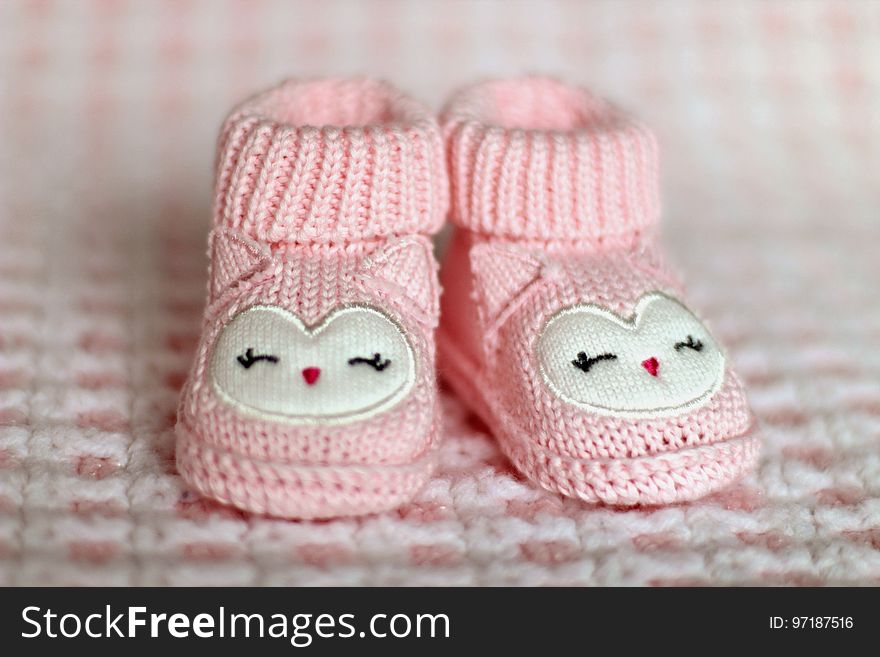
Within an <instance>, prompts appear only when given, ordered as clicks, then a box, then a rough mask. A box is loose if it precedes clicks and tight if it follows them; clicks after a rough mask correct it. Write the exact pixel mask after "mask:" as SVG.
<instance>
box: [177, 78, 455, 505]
mask: <svg viewBox="0 0 880 657" xmlns="http://www.w3.org/2000/svg"><path fill="white" fill-rule="evenodd" d="M324 124H332V125H324ZM440 158H441V139H440V133H439V128H438V126H437V124H436V122H435V121H434V119H433V118H432V116H431V114H430V113H429V111H428V110H427V109H426V108H424V107H422V106H421V105H419V104H418V103H416V102H415V101H413V100H411V99H409V98H407V97H405V96H403V95H402V94H401V93H400V92H398V91H396V90H395V89H393V88H392V87H390V86H389V85H387V84H385V83H382V82H376V81H372V80H364V79H343V80H321V81H309V82H299V81H289V82H285V83H283V84H282V85H280V86H278V87H276V88H275V89H272V90H270V91H268V92H265V93H263V94H260V95H258V96H256V97H255V98H253V99H252V100H250V101H247V102H246V103H244V104H243V105H241V106H239V107H238V108H237V109H236V110H235V111H234V112H233V113H232V115H231V116H230V117H229V119H227V121H226V123H225V125H224V128H223V131H222V134H221V139H220V150H219V155H218V158H217V163H218V169H217V186H216V188H217V194H216V205H215V211H214V230H213V232H212V235H211V239H210V242H211V251H210V257H211V271H210V283H209V285H210V290H209V304H208V306H207V308H206V311H205V320H204V328H203V333H202V336H201V341H200V344H199V348H198V352H197V355H196V360H195V363H194V365H193V368H192V370H191V372H190V375H189V378H188V380H187V382H186V384H185V386H184V389H183V393H182V396H181V402H180V407H179V413H178V425H177V433H178V446H177V464H178V469H179V470H180V473H181V474H182V476H183V477H184V479H186V481H187V482H188V483H189V484H190V485H192V486H193V487H195V488H196V489H197V490H199V491H200V492H202V493H203V494H205V495H208V496H210V497H213V498H215V499H218V500H220V501H222V502H226V503H229V504H233V505H235V506H238V507H240V508H243V509H246V510H249V511H255V512H260V513H267V514H271V515H277V516H284V517H296V518H312V517H330V516H338V515H354V514H361V513H369V512H374V511H380V510H384V509H390V508H394V507H397V506H399V505H400V504H402V503H404V502H406V501H407V500H409V499H410V498H411V497H412V496H413V495H414V494H415V493H416V492H417V491H418V489H419V488H420V487H421V486H422V484H423V483H424V482H425V481H426V480H427V478H428V477H429V475H430V473H431V471H432V469H433V464H434V449H433V448H434V447H435V445H436V440H437V435H438V416H437V409H436V406H437V401H436V384H435V376H434V342H433V328H434V327H435V326H436V323H437V314H438V303H439V302H438V287H437V281H436V263H435V261H434V259H433V255H432V250H431V249H432V246H431V242H430V239H429V237H427V235H429V234H430V233H431V232H433V231H435V230H436V229H437V228H438V227H439V225H440V222H442V220H443V217H444V215H445V211H446V201H447V192H446V190H447V180H446V176H445V172H444V170H443V167H442V166H441V160H440ZM267 305H268V306H272V307H279V308H282V309H284V310H286V311H289V312H290V313H292V314H293V315H295V316H296V317H297V318H299V319H300V320H301V321H302V322H303V324H305V325H306V326H314V325H316V324H318V323H319V322H320V321H321V320H322V319H323V318H325V317H326V316H327V315H328V314H329V313H330V312H331V311H333V310H334V309H339V308H341V307H347V306H352V305H367V306H370V307H374V308H380V309H381V310H382V311H383V312H384V313H386V314H387V315H388V316H389V317H390V318H391V319H392V320H394V321H395V322H396V323H397V325H399V326H400V328H401V329H402V330H403V331H404V332H405V334H406V336H407V339H408V341H409V344H410V345H411V347H412V351H413V353H414V358H415V372H416V374H415V377H416V378H415V383H414V385H413V387H412V390H411V391H410V392H409V393H408V394H407V396H406V397H405V398H403V399H402V400H401V401H399V402H398V403H396V405H394V406H393V407H392V408H390V409H388V410H387V411H385V412H382V413H380V414H378V415H374V416H372V417H369V418H366V419H362V420H357V421H353V422H349V423H346V424H342V425H337V424H326V425H325V424H321V423H318V424H310V425H304V426H301V425H292V424H289V423H284V422H277V421H273V420H270V419H264V418H261V417H254V416H252V415H246V414H242V413H241V412H240V411H239V409H237V408H236V407H235V406H234V405H232V404H229V403H227V402H226V401H225V400H224V399H221V398H220V397H219V396H218V393H217V390H215V389H214V387H213V386H212V385H211V382H210V380H209V369H210V363H211V355H212V353H213V351H214V348H215V345H216V343H217V340H218V337H219V336H220V334H221V332H222V330H223V329H224V328H225V327H226V326H227V325H228V323H229V322H230V321H231V320H232V319H233V318H235V317H236V316H237V315H239V314H240V313H241V312H242V311H244V310H246V309H248V308H251V307H253V306H267ZM297 376H298V374H297Z"/></svg>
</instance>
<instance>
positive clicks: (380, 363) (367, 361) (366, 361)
mask: <svg viewBox="0 0 880 657" xmlns="http://www.w3.org/2000/svg"><path fill="white" fill-rule="evenodd" d="M348 364H349V365H361V364H363V365H369V366H370V367H372V368H373V369H374V370H376V371H377V372H381V371H382V370H384V369H385V368H386V367H388V366H389V365H391V361H390V360H388V359H387V358H386V359H385V360H382V354H373V357H372V358H361V357H360V356H358V357H356V358H350V359H349V361H348Z"/></svg>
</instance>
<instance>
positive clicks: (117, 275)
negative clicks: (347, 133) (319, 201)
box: [0, 0, 880, 585]
mask: <svg viewBox="0 0 880 657" xmlns="http://www.w3.org/2000/svg"><path fill="white" fill-rule="evenodd" d="M528 71H537V72H551V73H558V74H560V75H563V76H565V77H567V78H570V79H573V80H576V81H581V82H584V83H587V84H590V85H592V86H593V87H594V88H596V89H597V90H599V91H600V92H602V93H604V94H606V95H608V96H610V97H612V98H614V99H615V100H617V101H618V102H620V103H622V104H624V105H625V106H627V107H629V108H631V109H632V110H634V111H636V112H637V113H638V114H639V115H640V116H642V117H643V118H644V119H645V120H646V121H647V122H648V123H649V124H651V125H653V126H654V127H655V128H656V129H657V131H658V133H659V135H660V139H661V147H662V157H663V166H664V180H663V185H664V195H665V207H664V213H665V236H666V241H667V243H668V245H669V248H670V250H671V251H672V255H673V256H674V257H675V258H676V259H677V262H678V264H679V265H680V266H681V268H682V269H683V270H684V271H685V272H686V273H687V278H688V279H689V281H690V284H691V294H692V296H691V298H692V302H693V305H694V306H696V307H698V308H700V309H701V310H702V311H703V313H704V314H705V315H706V316H708V317H709V319H710V320H711V321H712V323H713V325H714V327H715V330H716V333H717V334H718V335H719V337H720V338H721V339H722V340H724V341H725V342H726V344H727V345H728V346H729V348H730V351H731V355H732V357H733V359H734V360H735V362H736V365H737V367H738V369H739V371H740V372H741V373H742V375H743V377H744V378H745V380H746V381H747V383H748V386H749V391H750V397H751V399H752V402H753V404H754V407H755V410H756V412H757V415H758V417H759V419H760V421H761V423H762V424H763V428H764V433H765V436H766V446H765V450H764V455H763V459H762V462H761V466H760V469H759V471H758V472H757V474H756V475H755V476H753V477H751V478H749V479H748V480H746V481H745V482H743V483H742V484H741V485H739V486H737V487H735V488H734V489H732V490H729V491H727V492H725V493H724V494H721V495H718V496H716V497H714V498H712V499H709V500H706V501H704V502H702V503H699V504H690V505H682V506H676V507H671V508H663V509H644V510H620V509H609V508H590V507H587V506H584V505H582V504H580V503H578V502H575V501H571V500H563V499H561V498H559V497H556V496H554V495H550V494H545V493H542V492H540V491H538V490H535V489H534V488H532V487H531V486H529V485H527V484H526V483H524V482H523V481H522V480H521V479H520V478H519V477H517V476H516V475H515V474H514V473H513V472H512V471H511V470H510V468H509V466H508V465H507V464H506V463H505V461H504V460H503V459H502V458H501V456H500V455H499V453H498V451H497V449H496V448H495V446H494V445H493V443H492V441H491V439H490V438H489V437H488V436H487V435H486V434H485V433H484V430H483V429H482V428H481V426H480V425H479V423H478V422H476V421H475V420H474V419H472V418H471V417H469V415H468V413H467V412H466V411H465V410H463V408H462V407H461V405H460V404H459V403H458V402H457V401H456V400H455V399H453V398H451V397H448V396H447V398H446V400H445V408H446V419H447V423H448V428H447V430H446V437H445V444H444V446H443V450H442V468H441V470H440V473H439V475H438V476H437V478H436V479H435V480H434V481H433V482H432V483H431V484H430V485H429V486H428V488H427V489H426V490H425V491H424V492H423V493H422V494H421V495H420V497H419V498H418V499H417V500H416V501H415V503H413V504H412V505H410V506H408V507H407V508H405V509H402V510H401V511H400V512H399V513H392V514H388V515H383V516H378V517H371V518H366V519H362V520H346V521H333V522H321V523H296V522H281V521H274V520H268V519H263V518H253V517H245V516H243V515H241V514H239V513H236V512H234V511H231V510H229V509H223V508H218V507H217V506H215V505H213V504H211V503H209V502H205V501H203V500H200V499H197V498H196V497H195V496H194V495H192V494H191V493H188V492H186V490H185V489H184V488H183V486H182V485H181V482H180V480H179V478H178V477H177V476H176V475H175V474H174V467H173V437H172V431H171V427H172V423H173V418H174V412H175V403H176V399H177V391H178V388H179V386H180V384H181V382H182V379H183V378H184V376H185V373H186V370H187V367H188V365H189V361H190V358H191V357H192V351H193V349H194V345H195V340H196V337H197V331H198V328H199V319H200V313H201V307H202V304H203V302H204V290H205V264H206V263H205V257H204V251H205V237H206V230H207V225H208V220H209V204H210V196H211V192H210V177H211V165H212V158H213V148H214V138H215V134H216V130H217V128H218V127H219V123H220V120H221V119H222V117H223V114H224V113H225V112H226V111H227V109H228V107H229V106H230V104H231V103H232V102H234V101H235V100H238V99H239V98H240V97H241V96H242V95H243V94H246V93H249V92H251V91H254V90H258V89H260V88H262V87H263V86H265V85H267V84H269V83H272V82H275V81H277V80H278V79H280V78H282V77H285V76H288V75H310V76H316V75H323V74H347V73H369V74H375V75H381V76H384V77H387V78H389V79H390V80H391V81H393V82H395V83H397V84H399V85H401V86H402V87H404V88H405V89H407V90H408V91H410V92H412V93H414V94H416V95H418V96H420V97H422V98H423V99H424V100H426V101H428V102H431V103H433V104H434V105H435V106H438V107H439V104H440V103H441V102H442V99H443V98H444V97H445V96H446V94H448V92H449V91H450V90H451V89H452V88H453V87H454V86H456V85H458V84H460V83H463V82H467V81H469V80H471V79H473V78H475V77H482V76H487V75H503V74H510V73H520V72H528ZM0 94H2V95H0V583H2V584H218V585H220V584H223V585H226V584H653V585H662V584H750V583H751V584H843V583H849V584H874V585H877V584H880V374H878V372H880V301H878V299H880V290H878V288H880V246H878V244H880V3H878V2H873V1H870V0H861V1H860V0H853V1H851V2H814V1H810V0H803V1H793V2H728V1H726V2H663V1H660V2H637V1H632V2H552V1H547V0H544V1H538V0H534V1H532V2H524V1H522V2H513V1H510V2H495V1H489V0H487V1H482V2H480V1H472V2H465V1H459V0H451V1H440V0H437V1H428V0H424V1H420V2H406V1H400V2H346V1H336V0H322V1H317V2H268V1H245V0H239V1H237V2H220V1H209V0H199V1H195V0H185V1H180V0H168V1H165V2H145V1H143V2H142V1H135V0H128V1H124V0H119V1H110V0H105V1H103V2H93V3H89V2H73V1H60V0H56V1H48V0H44V1H41V2H11V1H6V2H2V3H0Z"/></svg>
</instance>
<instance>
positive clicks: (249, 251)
mask: <svg viewBox="0 0 880 657" xmlns="http://www.w3.org/2000/svg"><path fill="white" fill-rule="evenodd" d="M209 242H210V246H209V249H210V253H209V256H210V272H209V274H208V276H209V280H210V296H211V301H212V302H213V301H216V300H217V299H218V298H219V297H220V296H221V295H222V294H223V293H224V292H226V291H227V290H229V289H230V288H232V287H233V286H234V285H236V284H238V283H239V282H241V281H244V280H247V279H249V278H251V277H253V276H254V274H256V273H257V272H259V271H262V270H263V269H265V268H266V267H267V266H268V265H269V263H270V262H271V260H272V258H271V253H270V251H269V249H268V248H267V247H265V246H263V245H261V244H258V243H257V242H254V241H253V240H251V239H249V238H247V237H245V236H244V235H241V234H240V233H237V232H235V231H234V230H230V229H228V228H217V229H215V230H214V231H213V232H212V233H211V237H210V240H209Z"/></svg>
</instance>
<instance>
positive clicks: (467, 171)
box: [442, 77, 660, 241]
mask: <svg viewBox="0 0 880 657" xmlns="http://www.w3.org/2000/svg"><path fill="white" fill-rule="evenodd" d="M442 122H443V131H444V134H445V136H446V139H447V144H448V149H449V155H448V159H449V167H450V175H451V176H452V178H453V181H454V183H453V195H452V212H453V214H454V216H455V222H456V224H457V225H459V226H461V227H463V228H467V229H468V230H471V231H474V232H476V233H482V234H488V235H492V236H493V237H496V238H510V239H529V238H531V239H545V238H565V237H575V236H577V238H578V240H579V241H584V240H597V239H606V240H607V239H613V238H619V237H626V236H631V235H632V234H633V233H637V232H638V231H640V230H642V229H644V228H645V227H647V226H649V225H651V224H653V223H654V222H655V221H656V219H657V217H658V216H659V213H660V202H659V194H658V184H657V142H656V140H655V138H654V136H653V134H652V133H651V132H650V131H649V130H647V129H646V128H645V127H644V126H642V125H641V124H640V123H637V122H635V121H633V120H632V119H631V118H630V117H628V116H627V115H626V114H624V113H623V112H621V111H620V110H618V109H617V108H615V107H613V106H612V105H610V104H609V103H608V102H607V101H605V100H602V99H601V98H597V97H596V96H593V95H591V94H589V93H588V92H587V91H585V90H583V89H578V88H575V87H571V86H567V85H565V84H563V83H561V82H559V81H557V80H553V79H550V78H540V77H532V78H520V79H516V80H497V81H494V82H487V83H482V84H476V85H473V86H471V87H467V88H465V89H464V90H462V91H460V92H459V93H457V94H456V95H455V97H454V98H453V99H452V101H451V102H450V103H449V105H448V106H447V109H446V111H445V113H444V116H443V119H442Z"/></svg>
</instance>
